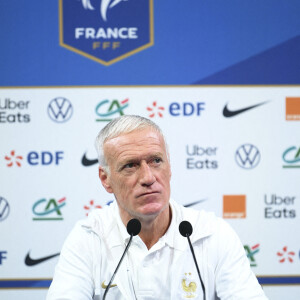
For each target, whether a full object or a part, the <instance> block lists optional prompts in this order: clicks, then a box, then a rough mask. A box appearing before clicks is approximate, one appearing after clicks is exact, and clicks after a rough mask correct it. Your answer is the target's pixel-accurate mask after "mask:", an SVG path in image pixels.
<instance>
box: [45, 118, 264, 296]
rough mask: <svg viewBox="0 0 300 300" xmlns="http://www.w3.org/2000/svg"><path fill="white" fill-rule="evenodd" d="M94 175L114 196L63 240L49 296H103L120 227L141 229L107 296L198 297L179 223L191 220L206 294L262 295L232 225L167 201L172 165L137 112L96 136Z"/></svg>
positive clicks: (118, 252) (154, 129) (121, 238)
mask: <svg viewBox="0 0 300 300" xmlns="http://www.w3.org/2000/svg"><path fill="white" fill-rule="evenodd" d="M96 148H97V151H98V154H99V163H100V166H99V177H100V180H101V183H102V185H103V187H104V188H105V190H106V191H107V192H108V193H113V194H114V196H115V198H116V201H115V202H114V203H113V204H111V205H110V206H109V207H105V208H104V209H98V210H95V211H93V212H92V213H90V214H89V217H88V219H87V220H85V221H81V222H79V223H78V224H77V225H76V227H75V228H74V229H73V231H72V232H71V234H70V235H69V237H68V239H67V240H66V242H65V244H64V247H63V249H62V252H61V256H60V260H59V263H58V265H57V267H56V271H55V275H54V279H53V282H52V285H51V287H50V290H49V293H48V298H47V299H48V300H50V299H51V300H53V299H72V300H75V299H79V300H84V299H102V298H103V295H104V291H105V288H106V287H107V285H108V283H109V281H110V279H111V277H112V275H113V272H114V270H115V269H116V266H117V264H118V262H119V260H120V258H121V256H122V254H123V251H124V249H125V246H126V244H127V243H128V240H129V235H128V233H127V232H126V225H127V223H128V221H129V220H131V219H133V218H136V219H138V220H139V221H140V222H141V225H142V229H141V231H140V233H139V235H138V236H135V237H134V238H133V241H132V244H131V246H130V248H129V251H128V252H127V254H126V256H125V259H124V261H123V262H122V264H121V266H120V269H119V270H118V273H117V275H116V277H115V279H114V281H113V282H112V285H111V287H110V289H109V290H108V293H107V297H106V299H117V300H119V299H128V300H131V299H142V300H148V299H156V300H157V299H176V300H177V299H188V298H194V299H204V296H203V288H202V287H201V284H200V280H199V278H198V273H197V269H196V266H195V263H194V261H193V257H192V254H191V252H190V249H189V245H188V241H187V239H186V238H185V237H183V236H181V235H180V233H179V231H178V226H179V224H180V222H181V221H183V220H187V221H189V222H190V223H191V224H192V226H193V229H194V230H193V234H192V235H191V242H192V244H193V247H194V251H195V255H196V258H197V261H198V265H199V269H200V274H201V277H202V279H203V283H204V287H205V295H206V299H207V300H213V299H239V300H241V299H266V297H265V296H264V293H263V291H262V289H261V287H260V285H259V284H258V282H257V280H256V277H255V276H254V274H253V273H252V271H251V270H250V266H249V262H248V259H247V257H246V255H245V251H244V248H243V246H242V244H241V242H240V241H239V239H238V237H237V235H236V234H235V233H234V232H233V230H232V229H231V227H229V225H228V224H227V223H225V222H224V221H223V220H222V219H220V218H217V217H216V216H215V215H214V214H212V213H206V212H204V211H201V212H199V211H196V210H192V209H188V208H184V207H182V206H181V205H179V204H177V203H176V202H174V201H173V200H170V179H171V168H170V160H169V154H168V150H167V145H166V142H165V139H164V136H163V134H162V132H161V131H160V129H159V127H158V126H157V125H156V124H154V123H153V122H152V121H150V120H148V119H145V118H142V117H139V116H122V117H119V118H117V119H115V120H113V121H111V122H110V123H109V124H108V125H107V126H106V127H104V128H103V129H102V130H101V132H100V133H99V135H98V137H97V139H96Z"/></svg>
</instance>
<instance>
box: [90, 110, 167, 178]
mask: <svg viewBox="0 0 300 300" xmlns="http://www.w3.org/2000/svg"><path fill="white" fill-rule="evenodd" d="M145 128H151V129H153V130H154V131H156V132H158V133H159V134H160V135H161V136H162V138H163V140H164V143H165V147H166V152H167V156H168V159H169V152H168V146H167V143H166V140H165V137H164V135H163V133H162V131H161V129H160V128H159V127H158V125H156V124H155V123H154V122H152V121H151V120H149V119H146V118H144V117H141V116H136V115H124V116H120V117H118V118H116V119H113V120H112V121H110V122H109V123H108V124H107V125H106V126H105V127H104V128H102V129H101V131H100V132H99V134H98V135H97V137H96V141H95V147H96V150H97V152H98V160H99V165H100V166H101V167H102V168H103V169H104V170H105V171H106V172H107V173H108V174H109V167H108V165H107V160H106V157H105V154H104V151H103V146H104V143H105V142H106V141H108V140H110V139H112V138H115V137H117V136H119V135H121V134H124V133H130V132H133V131H136V130H142V129H145Z"/></svg>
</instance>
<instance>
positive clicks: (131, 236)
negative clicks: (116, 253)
mask: <svg viewBox="0 0 300 300" xmlns="http://www.w3.org/2000/svg"><path fill="white" fill-rule="evenodd" d="M132 238H133V233H131V235H130V238H129V242H128V244H127V246H126V248H125V251H124V253H123V255H122V257H121V259H120V261H119V263H118V265H117V268H116V270H115V272H114V274H113V276H112V277H111V279H110V281H109V283H108V285H107V287H106V289H105V292H104V295H103V300H105V297H106V294H107V292H108V290H109V288H110V286H111V284H112V282H113V280H114V278H115V276H116V274H117V272H118V269H119V267H120V265H121V262H122V261H123V258H124V256H125V254H126V252H127V249H128V248H129V246H130V244H131V241H132Z"/></svg>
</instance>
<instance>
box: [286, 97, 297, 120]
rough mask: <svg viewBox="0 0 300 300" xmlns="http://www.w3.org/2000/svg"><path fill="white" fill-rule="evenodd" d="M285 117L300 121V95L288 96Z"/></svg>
mask: <svg viewBox="0 0 300 300" xmlns="http://www.w3.org/2000/svg"><path fill="white" fill-rule="evenodd" d="M285 119H286V120H287V121H300V97H286V99H285Z"/></svg>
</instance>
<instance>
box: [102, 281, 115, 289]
mask: <svg viewBox="0 0 300 300" xmlns="http://www.w3.org/2000/svg"><path fill="white" fill-rule="evenodd" d="M104 282H105V281H103V282H102V284H101V287H102V288H103V289H106V288H107V285H106V284H105V283H104ZM115 286H117V285H116V284H111V285H110V287H109V288H112V287H115Z"/></svg>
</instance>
